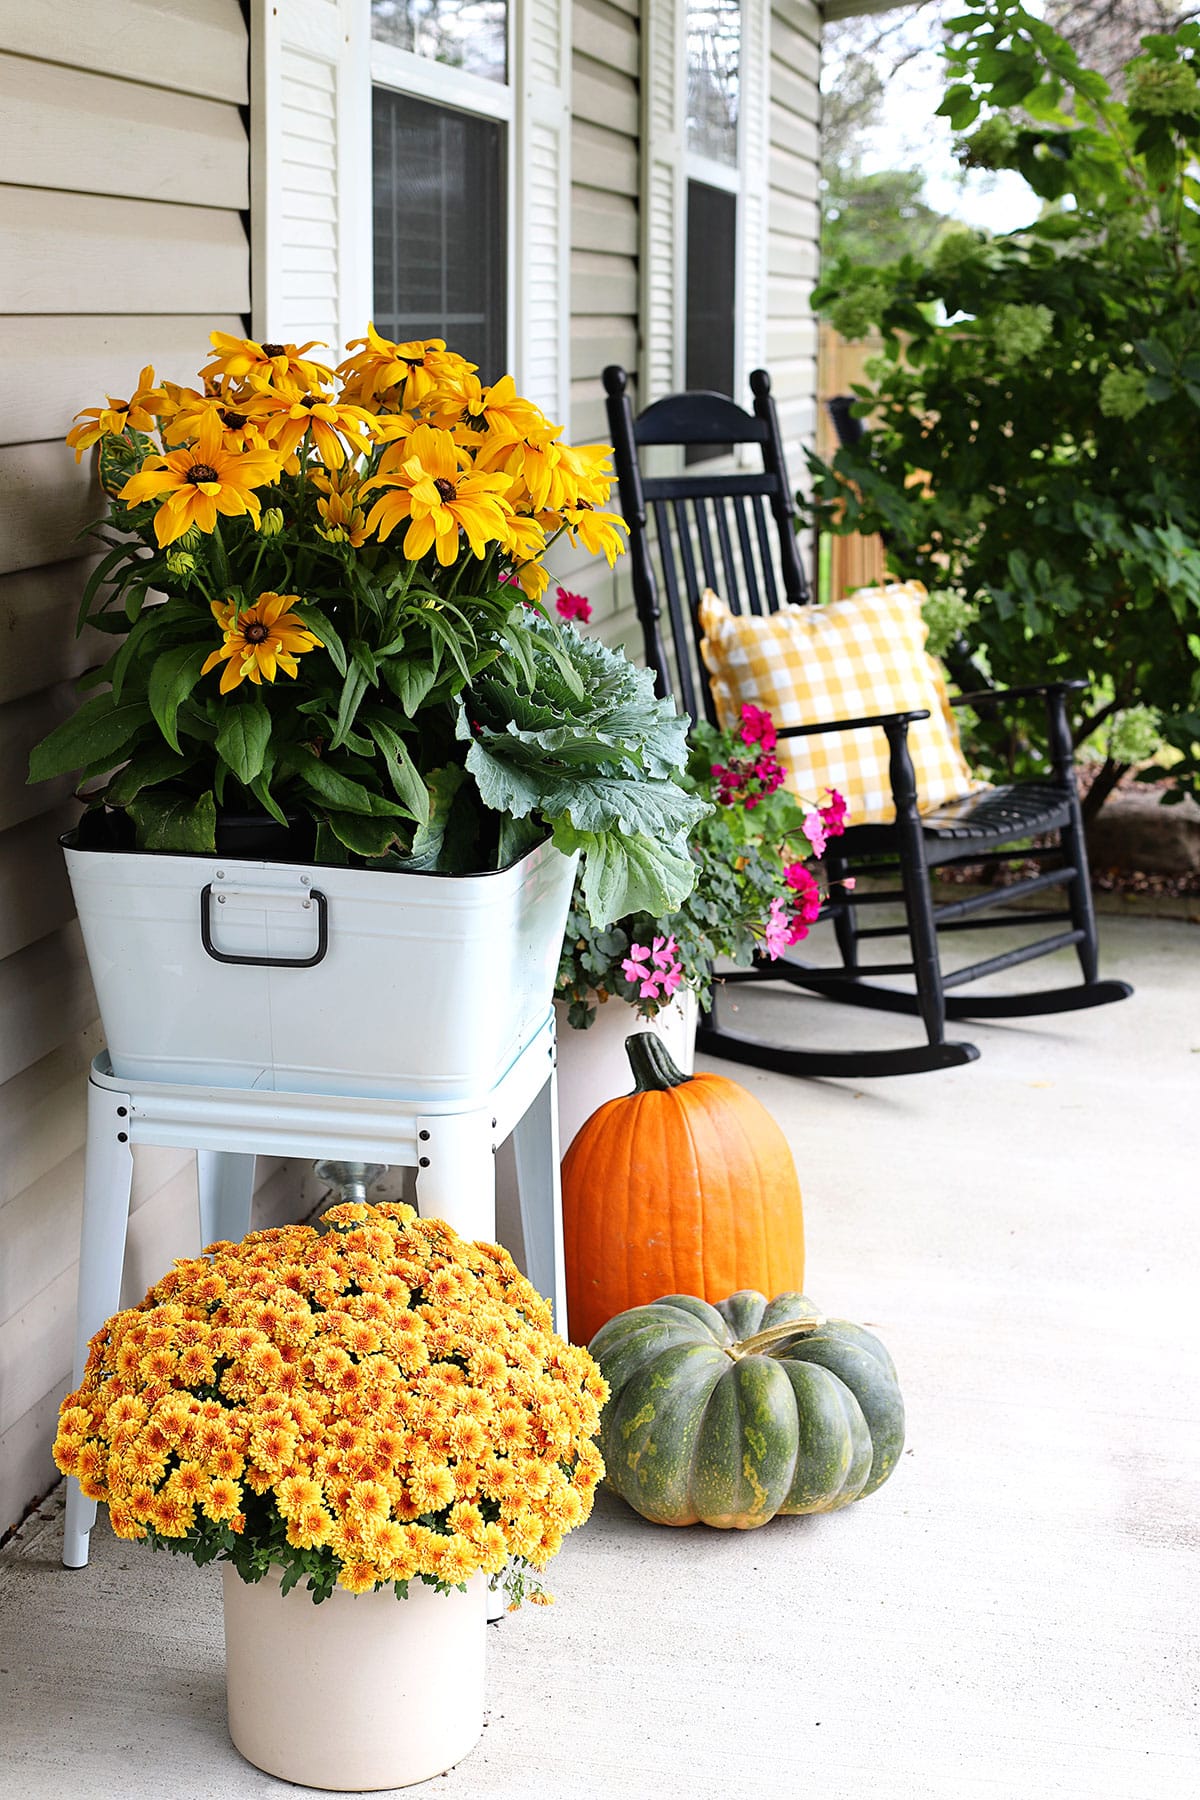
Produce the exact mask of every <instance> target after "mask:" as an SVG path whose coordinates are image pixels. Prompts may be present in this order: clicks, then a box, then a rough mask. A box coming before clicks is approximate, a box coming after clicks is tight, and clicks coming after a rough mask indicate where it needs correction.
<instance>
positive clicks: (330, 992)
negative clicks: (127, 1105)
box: [64, 837, 575, 1100]
mask: <svg viewBox="0 0 1200 1800" xmlns="http://www.w3.org/2000/svg"><path fill="white" fill-rule="evenodd" d="M64 850H65V854H66V859H67V869H68V872H69V874H70V877H71V887H72V890H73V892H74V895H75V905H76V908H77V910H78V913H79V922H80V925H81V927H82V930H83V938H84V943H85V945H86V947H87V955H88V962H89V964H90V967H91V972H92V979H93V981H94V983H95V986H96V998H97V1000H98V1001H99V1005H100V1016H101V1021H102V1023H103V1025H104V1031H105V1036H106V1038H107V1041H108V1050H109V1055H110V1057H111V1058H112V1066H113V1071H114V1073H115V1074H117V1075H121V1076H126V1077H128V1078H129V1079H131V1080H135V1079H142V1080H154V1081H175V1082H188V1083H202V1084H208V1085H213V1086H221V1087H242V1088H249V1087H255V1088H277V1089H279V1090H281V1091H283V1092H290V1093H306V1094H313V1093H323V1094H330V1093H332V1094H338V1093H346V1094H355V1095H361V1096H363V1097H364V1098H381V1099H387V1098H392V1099H425V1098H429V1099H449V1100H470V1099H472V1098H474V1097H477V1096H478V1097H482V1096H483V1095H484V1094H486V1093H487V1092H488V1091H489V1089H490V1088H491V1087H492V1086H493V1085H494V1083H495V1082H496V1081H497V1080H498V1078H499V1077H500V1076H501V1075H502V1074H503V1073H504V1071H505V1070H506V1069H508V1068H509V1067H510V1065H511V1064H512V1062H513V1061H514V1059H515V1058H516V1057H517V1056H518V1055H519V1053H520V1052H521V1051H522V1050H523V1049H524V1047H525V1045H526V1044H527V1043H528V1042H529V1041H530V1039H531V1038H532V1037H533V1035H534V1034H535V1033H536V1032H537V1031H538V1030H539V1029H540V1027H541V1026H542V1024H543V1023H544V1021H545V1018H546V1014H547V1013H548V1012H549V1010H550V1000H551V995H552V993H553V988H554V977H555V972H556V970H557V967H558V957H559V952H560V949H561V946H562V934H563V928H564V925H565V923H566V915H567V907H568V905H569V903H570V897H571V885H572V880H573V877H574V867H575V865H574V860H573V859H572V858H570V857H566V856H563V855H562V854H561V853H560V852H559V851H557V850H556V849H555V848H554V847H553V845H552V844H550V843H549V842H547V843H544V844H540V845H539V846H538V847H537V848H536V849H534V850H532V851H531V852H530V853H529V855H528V856H525V857H522V858H521V860H520V861H519V862H517V863H514V864H513V866H512V867H511V868H508V869H502V870H500V871H499V872H498V873H496V874H489V875H457V876H455V875H402V874H389V873H387V872H385V871H381V870H373V869H337V868H327V867H322V866H321V865H319V864H316V863H312V864H307V865H306V864H302V863H277V862H250V861H238V860H235V859H231V858H229V857H219V856H218V857H204V856H167V855H158V854H154V855H148V854H138V853H127V852H118V851H106V850H79V849H76V848H74V847H73V846H72V845H71V843H70V839H69V837H68V839H67V840H64Z"/></svg>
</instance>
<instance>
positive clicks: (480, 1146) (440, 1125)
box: [417, 1112, 496, 1240]
mask: <svg viewBox="0 0 1200 1800" xmlns="http://www.w3.org/2000/svg"><path fill="white" fill-rule="evenodd" d="M495 1145H496V1129H495V1121H494V1120H493V1118H492V1116H491V1114H490V1113H476V1112H471V1113H451V1114H448V1115H443V1116H441V1117H435V1116H428V1115H427V1116H425V1117H422V1118H418V1120H417V1211H418V1212H419V1213H420V1215H421V1217H422V1218H423V1219H445V1221H446V1223H447V1225H453V1227H454V1229H455V1231H457V1232H458V1234H459V1236H460V1237H465V1238H486V1239H488V1240H491V1239H493V1238H494V1237H495V1235H496V1161H495Z"/></svg>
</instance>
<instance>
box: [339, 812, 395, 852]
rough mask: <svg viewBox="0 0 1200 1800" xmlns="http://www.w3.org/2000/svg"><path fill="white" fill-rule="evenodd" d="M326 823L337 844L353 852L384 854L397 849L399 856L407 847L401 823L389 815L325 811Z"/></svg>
mask: <svg viewBox="0 0 1200 1800" xmlns="http://www.w3.org/2000/svg"><path fill="white" fill-rule="evenodd" d="M325 823H326V824H327V825H328V827H329V829H330V831H332V832H333V834H334V836H335V837H336V838H337V840H338V842H339V843H340V844H344V845H345V846H346V849H347V850H353V852H354V854H355V855H356V856H386V855H387V853H388V851H389V850H390V851H396V852H398V853H399V854H400V855H401V856H403V855H404V854H405V852H406V851H407V849H408V844H407V842H406V840H405V839H404V838H403V837H402V836H401V835H400V833H401V831H402V829H403V827H401V826H399V825H397V824H396V823H395V822H394V821H393V820H390V819H364V818H363V817H362V816H361V815H360V814H357V813H343V812H327V813H326V814H325Z"/></svg>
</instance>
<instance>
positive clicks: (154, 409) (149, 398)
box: [67, 363, 169, 462]
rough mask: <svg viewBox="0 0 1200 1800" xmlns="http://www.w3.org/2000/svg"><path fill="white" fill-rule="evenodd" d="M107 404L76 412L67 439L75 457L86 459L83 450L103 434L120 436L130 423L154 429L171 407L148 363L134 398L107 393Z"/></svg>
mask: <svg viewBox="0 0 1200 1800" xmlns="http://www.w3.org/2000/svg"><path fill="white" fill-rule="evenodd" d="M107 399H108V405H107V406H88V407H85V408H84V410H83V411H82V412H80V413H76V415H75V416H76V418H77V419H78V420H79V423H78V424H77V425H73V426H72V427H71V429H70V431H68V433H67V442H68V444H70V446H71V448H72V449H73V450H74V452H75V461H76V462H82V461H83V453H84V451H85V450H90V449H91V447H92V445H93V444H98V443H99V442H100V439H101V438H104V437H120V436H121V435H122V434H123V433H124V432H125V431H127V430H128V429H129V428H130V427H132V429H133V430H134V431H153V430H154V428H155V426H156V424H157V423H158V419H159V416H160V414H162V413H164V412H167V411H168V410H169V402H168V400H167V395H166V391H165V389H163V388H161V387H156V386H155V384H154V370H153V368H152V367H151V366H150V364H149V363H147V364H146V367H145V368H144V369H143V370H142V372H141V374H140V375H139V376H138V384H137V387H136V389H135V390H134V394H133V398H132V399H131V400H114V399H113V397H112V395H111V394H109V395H108V396H107Z"/></svg>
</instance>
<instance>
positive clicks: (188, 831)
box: [126, 793, 217, 856]
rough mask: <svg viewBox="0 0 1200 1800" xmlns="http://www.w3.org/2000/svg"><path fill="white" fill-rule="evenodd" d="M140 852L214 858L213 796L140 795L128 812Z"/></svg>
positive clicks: (215, 818) (215, 828)
mask: <svg viewBox="0 0 1200 1800" xmlns="http://www.w3.org/2000/svg"><path fill="white" fill-rule="evenodd" d="M126 811H127V812H128V813H129V816H130V818H131V819H132V820H133V822H134V825H135V827H136V829H137V843H138V849H139V850H174V851H176V852H179V853H181V854H185V855H195V856H200V855H204V854H206V853H207V854H209V855H212V854H214V853H215V851H216V848H217V803H216V801H215V799H214V798H213V796H212V794H211V793H207V794H201V796H200V798H199V799H198V800H197V799H196V798H195V797H194V796H193V795H191V794H145V793H144V794H139V795H138V797H137V799H136V800H132V801H131V802H130V804H129V806H128V807H127V808H126Z"/></svg>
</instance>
